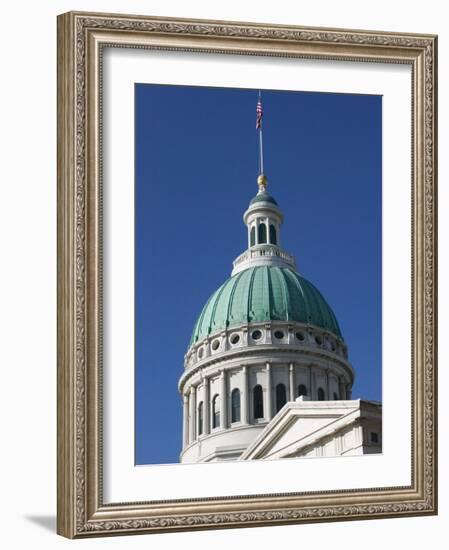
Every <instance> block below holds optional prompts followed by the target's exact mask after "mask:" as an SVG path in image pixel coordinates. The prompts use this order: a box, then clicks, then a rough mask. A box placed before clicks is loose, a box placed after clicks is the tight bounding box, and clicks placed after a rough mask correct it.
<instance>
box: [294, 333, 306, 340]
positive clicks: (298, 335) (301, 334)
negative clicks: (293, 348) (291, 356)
mask: <svg viewBox="0 0 449 550" xmlns="http://www.w3.org/2000/svg"><path fill="white" fill-rule="evenodd" d="M296 338H298V340H299V341H301V342H302V341H303V340H304V333H303V332H297V333H296Z"/></svg>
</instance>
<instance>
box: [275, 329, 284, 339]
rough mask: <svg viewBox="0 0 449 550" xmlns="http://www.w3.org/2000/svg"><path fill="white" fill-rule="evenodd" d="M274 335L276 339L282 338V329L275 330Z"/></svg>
mask: <svg viewBox="0 0 449 550" xmlns="http://www.w3.org/2000/svg"><path fill="white" fill-rule="evenodd" d="M274 336H275V338H277V339H278V340H282V339H283V338H284V336H285V335H284V333H283V332H282V330H277V331H276V332H275V333H274Z"/></svg>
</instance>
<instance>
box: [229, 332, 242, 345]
mask: <svg viewBox="0 0 449 550" xmlns="http://www.w3.org/2000/svg"><path fill="white" fill-rule="evenodd" d="M239 342H240V336H239V335H238V334H233V335H232V336H231V344H232V345H233V346H235V345H236V344H238V343H239Z"/></svg>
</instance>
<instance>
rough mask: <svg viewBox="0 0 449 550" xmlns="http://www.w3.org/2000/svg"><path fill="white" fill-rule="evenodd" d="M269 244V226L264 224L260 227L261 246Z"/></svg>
mask: <svg viewBox="0 0 449 550" xmlns="http://www.w3.org/2000/svg"><path fill="white" fill-rule="evenodd" d="M266 242H267V226H266V225H265V224H264V223H261V224H260V225H259V244H265V243H266Z"/></svg>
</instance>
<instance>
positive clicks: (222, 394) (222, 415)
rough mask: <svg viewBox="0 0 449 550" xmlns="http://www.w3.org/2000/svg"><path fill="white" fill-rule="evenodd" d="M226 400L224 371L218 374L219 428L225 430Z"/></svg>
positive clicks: (226, 424) (226, 418) (226, 422)
mask: <svg viewBox="0 0 449 550" xmlns="http://www.w3.org/2000/svg"><path fill="white" fill-rule="evenodd" d="M227 405H228V400H227V398H226V371H225V370H224V369H223V370H222V371H221V374H220V427H221V428H222V429H223V430H226V428H227V427H228V407H227Z"/></svg>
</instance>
